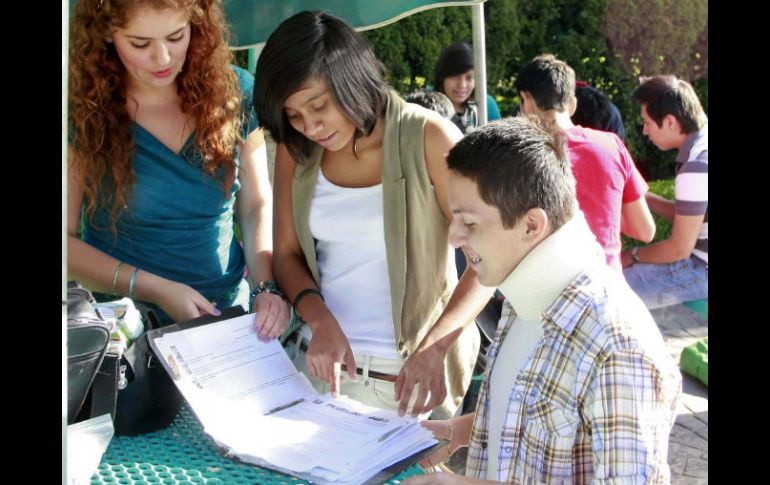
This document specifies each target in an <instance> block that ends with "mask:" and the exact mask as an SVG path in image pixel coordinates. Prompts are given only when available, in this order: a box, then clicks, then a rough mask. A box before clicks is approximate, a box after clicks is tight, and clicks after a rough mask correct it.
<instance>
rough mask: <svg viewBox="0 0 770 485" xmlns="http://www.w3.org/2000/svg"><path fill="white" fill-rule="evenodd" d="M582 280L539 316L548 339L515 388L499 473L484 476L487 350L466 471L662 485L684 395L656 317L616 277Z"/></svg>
mask: <svg viewBox="0 0 770 485" xmlns="http://www.w3.org/2000/svg"><path fill="white" fill-rule="evenodd" d="M614 273H616V272H613V271H611V270H609V269H607V268H597V269H593V270H589V271H586V272H583V273H581V274H580V275H578V276H577V277H576V278H575V279H574V280H573V281H572V282H571V283H570V284H569V285H568V286H567V287H566V288H565V289H564V290H563V291H562V292H561V294H560V295H559V297H558V298H557V299H556V300H555V301H554V302H553V303H552V304H551V305H549V306H548V307H547V308H546V310H545V311H544V312H543V313H542V324H543V327H544V332H545V334H544V336H543V338H542V339H541V340H540V341H539V342H538V343H537V345H536V347H535V349H534V351H533V352H532V354H531V355H530V357H529V358H528V359H527V361H526V363H525V364H524V366H523V368H522V370H521V371H520V372H519V373H518V374H517V375H516V376H515V378H513V379H512V388H511V392H510V395H509V398H508V406H507V411H506V416H505V421H504V425H503V432H502V435H501V436H499V437H494V438H492V439H499V440H500V454H499V468H498V470H497V473H498V475H497V476H496V477H495V476H490V477H487V467H488V465H487V460H488V457H487V441H488V440H489V439H490V437H489V436H488V429H489V428H488V426H489V423H488V415H487V413H488V408H489V390H488V376H489V369H491V365H493V362H494V359H495V357H496V356H497V352H498V349H499V348H500V343H501V342H502V341H503V339H505V336H506V334H507V333H508V330H509V329H510V328H511V323H512V322H513V320H514V319H515V318H516V314H515V313H514V312H511V313H510V316H509V318H508V319H507V321H506V322H505V324H503V325H499V326H498V329H497V333H496V334H495V338H494V342H493V343H492V345H491V347H490V349H489V361H490V363H491V365H490V366H489V367H488V370H487V378H486V379H484V382H483V383H482V386H481V391H480V396H479V404H478V407H477V410H476V417H475V420H474V423H473V430H472V432H471V440H470V445H469V447H468V461H467V464H466V474H467V475H468V476H470V477H475V478H482V479H486V478H488V479H490V480H499V481H505V482H510V483H516V484H540V483H548V484H557V483H558V484H572V483H574V484H578V485H579V484H588V483H593V484H612V485H619V484H643V483H649V484H665V483H669V481H670V471H669V468H668V463H667V452H668V436H669V433H670V431H671V427H672V426H673V424H674V419H675V418H676V406H677V403H678V401H679V396H680V395H681V389H682V377H681V374H680V373H679V369H678V368H677V366H676V364H675V363H674V361H673V359H672V358H671V357H670V356H669V355H668V352H667V350H666V348H665V344H664V343H663V339H662V337H661V335H660V331H659V330H658V328H657V326H656V324H655V322H654V320H653V319H652V317H651V316H650V314H649V312H648V311H647V310H646V308H644V305H643V304H642V302H641V301H640V300H639V298H638V297H636V295H634V294H633V292H632V291H631V290H630V288H629V287H628V285H627V284H626V283H625V281H621V280H622V276H621V275H618V274H614Z"/></svg>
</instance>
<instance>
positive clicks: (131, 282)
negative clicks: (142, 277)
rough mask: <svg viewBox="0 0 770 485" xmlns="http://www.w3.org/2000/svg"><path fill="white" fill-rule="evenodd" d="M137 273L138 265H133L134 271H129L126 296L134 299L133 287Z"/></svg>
mask: <svg viewBox="0 0 770 485" xmlns="http://www.w3.org/2000/svg"><path fill="white" fill-rule="evenodd" d="M137 274H139V267H138V266H134V272H133V273H131V281H130V282H129V283H128V297H129V298H131V299H132V300H133V299H134V287H135V286H136V275H137Z"/></svg>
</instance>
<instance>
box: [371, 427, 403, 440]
mask: <svg viewBox="0 0 770 485" xmlns="http://www.w3.org/2000/svg"><path fill="white" fill-rule="evenodd" d="M403 427H404V425H403V424H402V425H401V426H396V427H395V428H393V429H391V430H390V431H386V432H385V433H384V434H383V435H382V436H380V437H379V438H378V439H377V442H378V443H380V442H382V441H385V440H386V439H388V438H390V437H391V436H393V433H395V432H396V431H398V430H399V429H401V428H403Z"/></svg>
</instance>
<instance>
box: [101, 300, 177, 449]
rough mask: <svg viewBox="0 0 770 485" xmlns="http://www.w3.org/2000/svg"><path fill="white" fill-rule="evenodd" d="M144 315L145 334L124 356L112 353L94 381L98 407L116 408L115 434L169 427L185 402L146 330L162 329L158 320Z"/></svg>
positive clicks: (135, 433)
mask: <svg viewBox="0 0 770 485" xmlns="http://www.w3.org/2000/svg"><path fill="white" fill-rule="evenodd" d="M142 316H143V317H144V318H143V320H144V323H145V333H144V334H142V335H141V336H140V337H139V338H138V339H137V340H136V341H135V342H134V343H133V344H132V345H131V346H130V347H129V348H128V349H127V350H126V351H125V352H124V353H123V355H122V356H113V355H110V354H108V355H107V357H105V359H104V364H103V365H102V370H101V371H100V372H99V374H98V375H97V378H96V380H95V381H94V386H93V387H94V394H93V400H94V407H95V408H104V407H105V406H109V405H111V406H112V410H111V414H112V416H113V425H114V428H115V435H137V434H142V433H149V432H151V431H156V430H158V429H162V428H165V427H167V426H168V425H170V424H171V422H172V421H174V418H175V417H176V415H177V414H178V413H179V409H180V408H181V406H182V403H183V402H184V398H183V397H182V394H180V392H179V390H178V389H177V388H176V386H175V385H174V382H173V381H172V380H171V378H170V377H169V376H168V373H166V371H165V369H163V366H162V365H161V364H160V362H158V361H157V360H156V358H155V355H154V354H153V352H152V349H150V345H149V343H148V341H147V333H146V331H148V330H152V329H154V328H158V327H159V326H160V324H159V322H158V319H157V317H156V316H155V314H154V313H153V312H152V310H149V311H143V312H142Z"/></svg>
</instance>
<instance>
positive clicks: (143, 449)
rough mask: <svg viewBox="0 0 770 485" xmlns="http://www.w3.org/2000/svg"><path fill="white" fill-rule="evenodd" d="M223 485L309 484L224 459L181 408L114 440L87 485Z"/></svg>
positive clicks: (402, 475)
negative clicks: (164, 420) (145, 429)
mask: <svg viewBox="0 0 770 485" xmlns="http://www.w3.org/2000/svg"><path fill="white" fill-rule="evenodd" d="M422 473H423V471H422V469H421V468H420V467H419V466H417V465H412V466H411V467H409V468H407V469H406V470H404V471H403V472H401V473H400V474H398V475H397V476H395V477H393V478H391V479H390V480H388V481H387V482H385V483H388V484H396V483H399V482H402V481H403V480H405V479H406V478H407V477H410V476H412V475H421V474H422ZM196 483H218V484H227V485H230V484H232V485H247V484H248V485H252V484H276V485H277V484H281V485H289V484H296V483H308V482H307V481H306V480H302V479H299V478H295V477H291V476H288V475H284V474H282V473H279V472H275V471H272V470H268V469H265V468H260V467H258V466H254V465H247V464H244V463H240V462H238V461H235V460H232V459H229V458H225V457H223V456H222V455H221V454H220V453H219V452H218V450H217V445H216V444H215V443H214V441H213V440H212V439H211V438H209V437H208V436H206V435H205V434H204V432H203V427H202V426H201V424H200V422H199V421H198V419H197V418H196V417H195V416H194V415H193V414H192V412H191V411H190V409H189V407H188V406H187V404H186V403H185V405H184V406H183V407H182V410H181V411H180V412H179V415H178V416H177V417H176V419H175V420H174V422H173V423H172V424H171V426H169V427H168V428H166V429H162V430H160V431H156V432H154V433H147V434H143V435H139V436H116V437H113V438H112V441H110V445H109V447H108V448H107V451H106V452H105V453H104V456H103V457H102V462H101V463H100V464H99V467H98V468H97V470H96V473H94V475H93V476H92V477H91V485H100V484H110V485H114V484H121V485H123V484H135V485H150V484H158V485H160V484H163V485H172V484H173V485H182V484H185V485H188V484H196Z"/></svg>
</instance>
